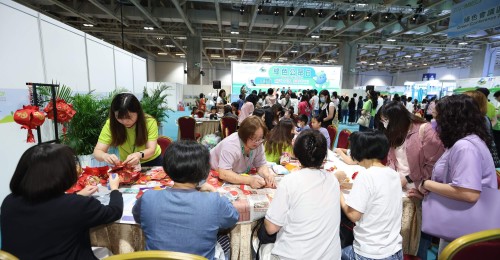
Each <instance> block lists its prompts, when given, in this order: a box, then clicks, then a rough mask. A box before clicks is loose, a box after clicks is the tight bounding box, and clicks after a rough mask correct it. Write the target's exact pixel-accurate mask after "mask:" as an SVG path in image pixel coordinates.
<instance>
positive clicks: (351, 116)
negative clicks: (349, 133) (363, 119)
mask: <svg viewBox="0 0 500 260" xmlns="http://www.w3.org/2000/svg"><path fill="white" fill-rule="evenodd" d="M355 98H356V97H352V98H351V100H349V105H348V106H349V124H353V123H354V122H356V101H355Z"/></svg>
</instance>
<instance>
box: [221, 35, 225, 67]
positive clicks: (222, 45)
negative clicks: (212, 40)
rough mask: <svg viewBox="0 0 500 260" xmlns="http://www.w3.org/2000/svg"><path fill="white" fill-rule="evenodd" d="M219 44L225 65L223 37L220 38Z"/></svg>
mask: <svg viewBox="0 0 500 260" xmlns="http://www.w3.org/2000/svg"><path fill="white" fill-rule="evenodd" d="M220 45H221V47H222V59H224V66H226V54H225V53H224V39H222V38H220Z"/></svg>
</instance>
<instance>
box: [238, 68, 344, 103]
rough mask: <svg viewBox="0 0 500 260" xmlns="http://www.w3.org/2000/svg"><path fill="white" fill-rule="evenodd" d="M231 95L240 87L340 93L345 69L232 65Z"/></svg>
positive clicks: (249, 89)
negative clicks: (325, 90) (324, 90)
mask: <svg viewBox="0 0 500 260" xmlns="http://www.w3.org/2000/svg"><path fill="white" fill-rule="evenodd" d="M231 73H232V94H233V95H236V97H238V95H239V93H240V90H241V88H243V87H244V88H246V89H247V91H248V92H250V91H252V90H257V92H259V90H262V91H267V89H268V88H276V89H277V88H280V89H282V90H283V89H292V90H294V91H298V90H303V89H317V90H318V92H319V91H321V90H323V89H327V90H329V91H330V92H331V91H340V85H341V82H342V78H341V77H342V66H316V65H295V64H282V63H255V62H231Z"/></svg>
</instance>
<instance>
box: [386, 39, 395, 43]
mask: <svg viewBox="0 0 500 260" xmlns="http://www.w3.org/2000/svg"><path fill="white" fill-rule="evenodd" d="M387 41H388V42H395V41H396V39H387Z"/></svg>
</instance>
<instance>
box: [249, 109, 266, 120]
mask: <svg viewBox="0 0 500 260" xmlns="http://www.w3.org/2000/svg"><path fill="white" fill-rule="evenodd" d="M252 116H256V117H258V118H260V119H262V121H265V120H266V111H265V110H264V109H255V110H254V111H253V112H252Z"/></svg>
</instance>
